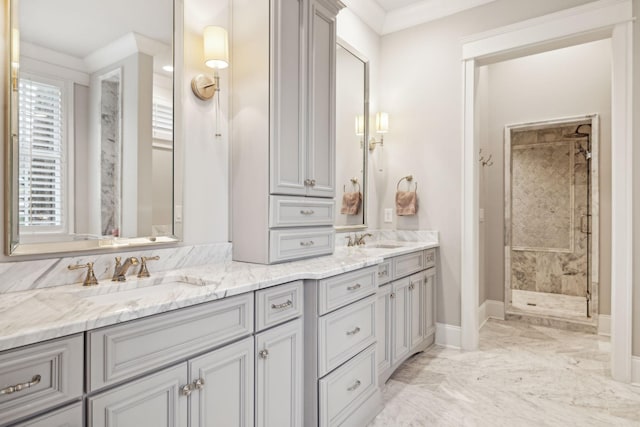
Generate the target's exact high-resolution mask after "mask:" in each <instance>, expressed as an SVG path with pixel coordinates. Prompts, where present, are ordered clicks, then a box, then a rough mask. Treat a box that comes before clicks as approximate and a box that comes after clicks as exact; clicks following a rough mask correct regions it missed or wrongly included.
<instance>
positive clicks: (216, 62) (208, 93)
mask: <svg viewBox="0 0 640 427" xmlns="http://www.w3.org/2000/svg"><path fill="white" fill-rule="evenodd" d="M203 38H204V40H203V44H204V64H205V65H206V66H207V67H209V68H213V69H214V70H215V71H214V74H213V76H210V75H207V74H198V75H197V76H195V77H194V78H193V79H192V80H191V90H193V93H194V94H195V95H196V96H197V97H198V98H200V99H202V100H203V101H206V100H209V99H211V98H213V96H214V95H215V94H216V92H219V91H220V77H219V76H218V70H221V69H223V68H227V67H228V66H229V35H228V34H227V30H225V29H224V28H222V27H215V26H208V27H205V29H204V35H203Z"/></svg>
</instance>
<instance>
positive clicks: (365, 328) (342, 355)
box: [318, 295, 376, 377]
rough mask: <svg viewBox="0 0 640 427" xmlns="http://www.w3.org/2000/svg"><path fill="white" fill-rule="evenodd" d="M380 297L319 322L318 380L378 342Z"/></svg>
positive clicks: (327, 316)
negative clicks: (376, 324)
mask: <svg viewBox="0 0 640 427" xmlns="http://www.w3.org/2000/svg"><path fill="white" fill-rule="evenodd" d="M375 321H376V296H375V295H371V296H370V297H368V298H366V299H364V300H362V301H358V302H356V303H353V304H351V305H349V306H347V307H344V308H341V309H340V310H338V311H335V312H333V313H330V314H327V315H326V316H323V317H321V318H320V319H319V322H318V376H320V377H322V376H324V375H326V374H327V373H329V372H330V371H331V370H332V369H334V368H336V367H338V366H339V365H340V364H341V363H344V362H346V361H347V360H349V359H350V358H352V357H353V356H355V355H356V354H358V353H359V352H360V351H362V350H363V349H365V348H366V347H368V346H370V345H371V344H373V343H374V342H375V341H376V334H375Z"/></svg>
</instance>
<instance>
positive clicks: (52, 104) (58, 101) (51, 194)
mask: <svg viewBox="0 0 640 427" xmlns="http://www.w3.org/2000/svg"><path fill="white" fill-rule="evenodd" d="M45 80H46V79H36V78H34V77H31V76H27V75H23V76H21V77H20V80H19V98H18V99H19V101H18V104H19V110H20V114H19V117H20V120H19V130H18V140H19V159H20V164H19V183H18V187H19V194H18V210H19V226H20V233H25V232H26V233H61V232H65V225H66V224H65V214H66V212H65V210H66V209H65V200H64V198H65V191H64V189H65V188H66V186H65V184H66V183H65V175H66V148H65V143H64V140H65V138H64V137H65V135H64V128H65V127H64V117H63V116H64V102H63V94H64V83H58V82H52V81H45Z"/></svg>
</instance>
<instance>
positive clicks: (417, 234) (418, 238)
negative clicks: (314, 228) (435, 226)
mask: <svg viewBox="0 0 640 427" xmlns="http://www.w3.org/2000/svg"><path fill="white" fill-rule="evenodd" d="M363 233H371V234H372V235H373V236H371V237H367V238H366V241H367V242H371V241H382V240H397V241H400V242H439V241H440V235H439V234H438V232H437V231H430V230H370V229H368V230H362V231H357V232H355V233H354V232H338V233H336V247H340V246H346V245H347V236H353V235H354V234H358V235H360V234H363Z"/></svg>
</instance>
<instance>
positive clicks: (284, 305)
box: [271, 299, 293, 310]
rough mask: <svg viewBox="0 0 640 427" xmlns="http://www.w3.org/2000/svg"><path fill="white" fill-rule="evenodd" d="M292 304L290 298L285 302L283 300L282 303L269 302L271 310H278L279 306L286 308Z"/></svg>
mask: <svg viewBox="0 0 640 427" xmlns="http://www.w3.org/2000/svg"><path fill="white" fill-rule="evenodd" d="M292 305H293V301H291V300H290V299H288V300H287V302H283V303H282V304H271V308H272V309H273V310H280V309H281V308H287V307H290V306H292Z"/></svg>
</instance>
